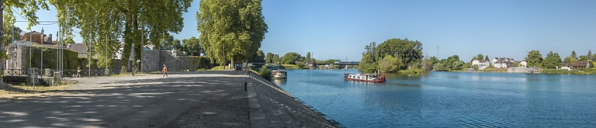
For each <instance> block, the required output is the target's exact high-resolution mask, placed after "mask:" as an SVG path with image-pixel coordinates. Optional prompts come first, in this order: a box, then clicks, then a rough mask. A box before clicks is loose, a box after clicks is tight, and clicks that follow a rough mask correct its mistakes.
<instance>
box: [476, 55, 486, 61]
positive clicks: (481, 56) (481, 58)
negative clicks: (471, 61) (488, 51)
mask: <svg viewBox="0 0 596 128" xmlns="http://www.w3.org/2000/svg"><path fill="white" fill-rule="evenodd" d="M476 59H479V61H482V60H484V56H483V55H482V54H478V55H476Z"/></svg>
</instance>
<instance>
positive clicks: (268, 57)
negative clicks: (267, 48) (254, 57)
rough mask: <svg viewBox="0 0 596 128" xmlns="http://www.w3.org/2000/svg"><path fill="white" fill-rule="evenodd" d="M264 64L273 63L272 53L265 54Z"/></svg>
mask: <svg viewBox="0 0 596 128" xmlns="http://www.w3.org/2000/svg"><path fill="white" fill-rule="evenodd" d="M265 63H266V64H269V63H273V53H271V52H267V54H265Z"/></svg>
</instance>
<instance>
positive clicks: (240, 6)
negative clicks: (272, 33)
mask: <svg viewBox="0 0 596 128" xmlns="http://www.w3.org/2000/svg"><path fill="white" fill-rule="evenodd" d="M261 10H262V7H261V0H201V2H200V4H199V11H198V12H197V14H196V17H197V24H198V26H197V30H198V31H199V32H200V33H201V34H200V36H199V41H200V42H201V43H202V45H201V46H202V48H203V50H204V52H205V53H206V54H207V56H209V57H211V58H214V59H211V60H212V61H213V60H217V61H218V62H219V63H222V64H224V63H225V62H226V59H231V60H232V61H233V60H234V59H239V60H244V59H245V58H246V57H247V56H249V58H250V56H251V55H255V53H256V52H257V50H258V49H259V48H260V47H261V41H262V40H263V39H264V38H265V33H267V29H268V27H267V24H266V23H265V20H264V19H265V17H264V16H263V14H262V11H261ZM247 50H248V51H247ZM247 53H248V55H247Z"/></svg>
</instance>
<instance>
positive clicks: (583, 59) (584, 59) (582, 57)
mask: <svg viewBox="0 0 596 128" xmlns="http://www.w3.org/2000/svg"><path fill="white" fill-rule="evenodd" d="M577 61H588V56H586V55H581V56H579V59H578V60H577Z"/></svg>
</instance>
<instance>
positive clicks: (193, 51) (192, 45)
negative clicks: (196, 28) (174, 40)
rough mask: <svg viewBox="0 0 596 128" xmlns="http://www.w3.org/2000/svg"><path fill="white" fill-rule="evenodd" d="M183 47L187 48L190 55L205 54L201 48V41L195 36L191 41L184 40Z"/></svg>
mask: <svg viewBox="0 0 596 128" xmlns="http://www.w3.org/2000/svg"><path fill="white" fill-rule="evenodd" d="M182 45H184V47H186V50H187V51H188V52H189V54H190V55H193V56H200V55H201V53H203V49H202V48H201V44H200V43H199V39H198V38H196V37H194V36H193V37H191V38H189V39H184V40H182Z"/></svg>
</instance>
